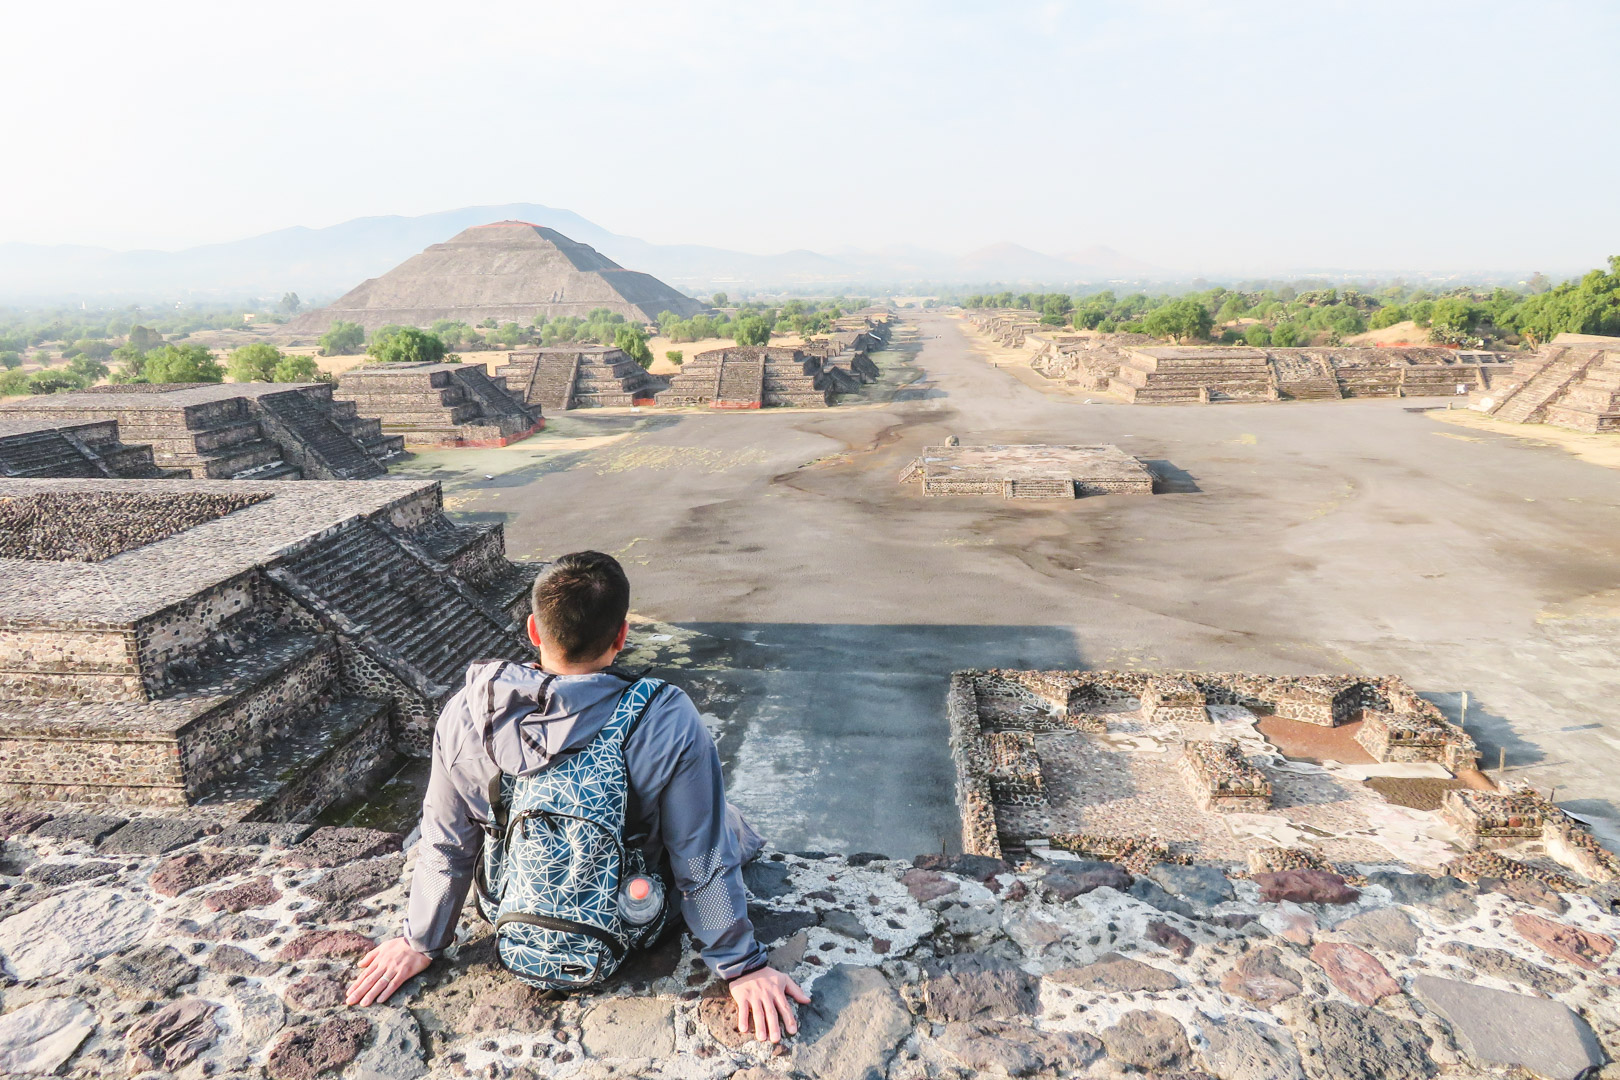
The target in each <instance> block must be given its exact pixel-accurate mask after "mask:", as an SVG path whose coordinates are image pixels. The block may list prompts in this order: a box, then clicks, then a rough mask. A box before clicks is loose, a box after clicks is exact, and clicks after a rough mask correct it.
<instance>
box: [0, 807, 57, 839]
mask: <svg viewBox="0 0 1620 1080" xmlns="http://www.w3.org/2000/svg"><path fill="white" fill-rule="evenodd" d="M49 820H51V815H49V814H47V813H45V812H44V811H43V810H28V809H21V808H18V809H11V810H0V840H10V839H11V838H12V837H13V836H26V835H27V834H28V833H31V832H33V831H34V830H35V829H37V828H39V827H40V826H41V825H43V824H45V823H46V822H47V821H49Z"/></svg>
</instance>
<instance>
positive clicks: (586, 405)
mask: <svg viewBox="0 0 1620 1080" xmlns="http://www.w3.org/2000/svg"><path fill="white" fill-rule="evenodd" d="M495 371H496V374H497V375H499V376H504V377H505V378H506V379H507V381H508V382H509V383H511V385H512V386H513V387H514V388H521V390H519V389H514V393H515V394H516V395H517V396H518V397H519V398H520V399H522V400H524V401H527V402H529V403H530V404H532V405H540V406H542V407H543V408H546V409H550V410H552V411H554V412H561V411H563V410H564V409H593V408H609V407H627V406H631V405H650V404H652V403H653V400H654V397H655V396H656V395H657V393H658V392H659V391H661V390H663V389H665V388H666V387H667V386H668V382H667V381H666V380H665V379H663V378H661V377H660V376H657V375H652V374H650V373H648V372H647V371H646V370H645V369H644V368H643V367H642V366H641V365H640V364H638V363H636V362H635V361H634V360H632V359H630V357H629V355H628V354H626V353H625V351H624V350H623V349H619V348H615V347H613V346H610V345H596V346H589V345H579V346H570V347H565V348H544V349H530V350H526V351H520V352H511V353H507V354H506V363H505V364H504V365H503V366H501V367H499V368H496V369H495Z"/></svg>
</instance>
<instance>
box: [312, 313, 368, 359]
mask: <svg viewBox="0 0 1620 1080" xmlns="http://www.w3.org/2000/svg"><path fill="white" fill-rule="evenodd" d="M365 342H366V331H365V328H364V327H362V326H361V325H360V324H359V323H352V322H344V321H343V320H342V319H338V320H337V321H336V322H334V323H333V324H332V328H331V329H330V330H328V331H327V332H326V333H324V334H322V335H321V355H322V356H351V355H353V354H354V353H357V352H359V351H360V346H362V345H364V344H365Z"/></svg>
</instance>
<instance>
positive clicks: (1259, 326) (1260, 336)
mask: <svg viewBox="0 0 1620 1080" xmlns="http://www.w3.org/2000/svg"><path fill="white" fill-rule="evenodd" d="M1243 340H1244V341H1246V342H1248V343H1249V344H1250V345H1253V346H1254V347H1255V348H1257V349H1263V348H1265V347H1266V346H1267V345H1270V344H1271V331H1270V330H1269V329H1267V327H1266V324H1265V323H1255V324H1254V325H1253V326H1250V327H1249V328H1248V329H1247V330H1245V331H1244V332H1243Z"/></svg>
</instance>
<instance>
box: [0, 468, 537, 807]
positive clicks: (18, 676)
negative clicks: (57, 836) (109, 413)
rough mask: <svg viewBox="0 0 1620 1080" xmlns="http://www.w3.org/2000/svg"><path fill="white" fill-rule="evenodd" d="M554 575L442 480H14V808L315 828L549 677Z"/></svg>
mask: <svg viewBox="0 0 1620 1080" xmlns="http://www.w3.org/2000/svg"><path fill="white" fill-rule="evenodd" d="M537 570H538V567H536V566H534V565H526V564H520V563H512V562H510V561H509V560H508V559H507V558H506V553H505V544H504V540H503V531H502V529H501V526H500V525H499V524H476V525H458V524H456V523H454V522H452V521H450V520H449V519H448V518H447V517H445V515H444V506H443V501H442V497H441V494H440V490H439V485H438V484H436V483H431V482H429V483H424V482H422V481H402V480H371V481H320V480H314V481H308V482H305V483H298V484H288V483H279V482H275V481H251V480H248V481H242V480H202V479H185V480H168V479H153V480H121V479H108V478H102V479H94V478H87V479H18V478H0V622H4V624H5V625H6V627H7V632H6V634H5V635H0V800H24V801H39V802H50V803H55V802H72V803H86V804H90V805H99V806H118V807H124V806H139V807H142V808H144V809H145V810H146V812H163V811H165V810H168V811H180V812H185V813H192V814H196V815H202V816H207V817H211V818H214V819H215V820H217V821H221V822H230V821H240V820H272V821H310V820H313V819H314V818H315V816H316V815H318V814H319V813H320V812H321V811H322V810H323V809H325V808H326V807H328V806H330V805H331V804H333V803H335V802H339V801H342V800H343V799H346V798H348V797H350V796H352V795H355V794H358V793H362V792H367V791H369V790H371V784H372V781H373V780H374V779H375V778H376V777H377V776H378V775H379V774H385V773H386V772H387V771H389V769H390V766H391V764H392V763H393V761H394V759H395V758H396V756H397V755H398V754H400V753H403V754H407V755H414V756H424V755H426V754H427V753H428V750H429V747H430V745H431V741H432V738H433V724H434V719H435V717H436V716H437V715H438V712H439V709H440V708H441V707H442V706H443V704H444V702H445V700H446V699H447V698H448V697H449V696H450V694H451V693H453V692H454V691H455V689H457V688H458V687H459V686H460V685H461V682H462V677H463V673H464V671H465V670H466V666H467V664H468V663H470V662H471V661H473V660H478V659H488V658H500V659H507V660H515V661H522V660H526V659H528V658H529V657H530V652H529V650H527V649H526V647H525V645H524V639H523V637H522V636H521V633H520V631H519V624H520V623H521V622H522V621H523V618H524V616H526V615H527V614H528V610H529V586H530V584H531V582H532V581H533V579H534V575H535V573H536V571H537Z"/></svg>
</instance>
